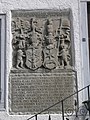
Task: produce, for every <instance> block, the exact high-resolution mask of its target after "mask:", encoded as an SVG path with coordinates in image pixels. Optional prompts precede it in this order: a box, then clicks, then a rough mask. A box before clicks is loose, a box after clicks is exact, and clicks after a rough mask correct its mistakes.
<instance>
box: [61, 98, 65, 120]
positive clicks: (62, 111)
mask: <svg viewBox="0 0 90 120" xmlns="http://www.w3.org/2000/svg"><path fill="white" fill-rule="evenodd" d="M61 103H62V120H64V106H63V100H62V101H61Z"/></svg>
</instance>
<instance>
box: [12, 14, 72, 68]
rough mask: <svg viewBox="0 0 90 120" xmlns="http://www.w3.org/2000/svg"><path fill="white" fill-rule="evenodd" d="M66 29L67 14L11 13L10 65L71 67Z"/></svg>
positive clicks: (67, 24)
mask: <svg viewBox="0 0 90 120" xmlns="http://www.w3.org/2000/svg"><path fill="white" fill-rule="evenodd" d="M70 32H71V29H70V19H69V17H68V16H63V17H62V16H61V15H59V16H56V15H54V16H53V15H52V16H49V15H47V16H44V17H42V15H39V16H35V15H32V16H30V17H29V16H28V17H26V16H19V15H18V16H14V17H13V19H12V37H13V38H12V47H13V68H17V69H30V70H36V69H38V68H45V69H50V70H52V69H55V68H56V69H57V68H62V69H65V68H71V66H72V62H71V54H70V50H71V38H70Z"/></svg>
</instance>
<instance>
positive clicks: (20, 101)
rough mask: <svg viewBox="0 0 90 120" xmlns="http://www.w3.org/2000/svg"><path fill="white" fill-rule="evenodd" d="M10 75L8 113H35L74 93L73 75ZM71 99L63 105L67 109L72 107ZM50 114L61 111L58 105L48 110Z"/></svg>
mask: <svg viewBox="0 0 90 120" xmlns="http://www.w3.org/2000/svg"><path fill="white" fill-rule="evenodd" d="M29 74H30V73H28V74H27V73H26V74H25V73H24V74H23V73H21V74H19V73H17V74H14V73H12V74H11V77H10V88H11V89H10V93H11V94H10V95H11V97H10V98H11V102H10V107H11V109H10V113H11V114H12V113H13V112H14V113H19V112H22V113H29V112H30V113H37V112H39V111H42V110H43V109H45V108H47V107H49V106H50V105H53V104H54V103H56V102H58V101H60V100H62V99H63V98H65V97H67V96H69V95H71V94H72V93H73V92H74V89H73V88H74V79H75V76H74V75H73V74H62V73H58V74H54V73H52V74H51V75H50V74H48V73H47V74H46V75H45V74H44V75H43V74H39V73H38V74H37V75H34V74H33V75H29ZM73 99H74V98H70V99H69V100H67V101H66V102H65V103H64V106H65V108H66V109H67V108H68V107H69V108H72V107H73ZM49 111H50V112H51V113H58V112H60V111H61V109H60V105H57V106H56V107H53V108H51V109H50V110H49Z"/></svg>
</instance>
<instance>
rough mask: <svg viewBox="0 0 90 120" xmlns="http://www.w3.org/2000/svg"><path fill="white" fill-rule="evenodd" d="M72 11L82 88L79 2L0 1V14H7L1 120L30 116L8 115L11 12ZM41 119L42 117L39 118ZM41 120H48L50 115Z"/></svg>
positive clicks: (49, 0)
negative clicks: (4, 96)
mask: <svg viewBox="0 0 90 120" xmlns="http://www.w3.org/2000/svg"><path fill="white" fill-rule="evenodd" d="M68 8H70V9H71V11H72V23H73V28H72V30H73V39H74V48H73V49H75V50H74V51H75V69H76V70H77V78H78V87H79V88H82V81H81V47H80V46H81V43H80V26H79V19H80V18H79V17H80V16H79V0H0V14H6V67H7V69H6V111H0V120H26V118H28V117H30V115H25V116H24V115H23V116H22V115H20V116H19V115H9V113H8V79H9V72H10V69H11V67H12V35H11V10H20V9H23V10H33V9H61V10H62V9H68ZM39 117H40V116H39ZM51 117H52V118H53V120H54V119H55V120H58V119H59V117H60V115H52V116H51ZM40 119H43V120H44V119H45V120H48V115H42V116H41V117H40Z"/></svg>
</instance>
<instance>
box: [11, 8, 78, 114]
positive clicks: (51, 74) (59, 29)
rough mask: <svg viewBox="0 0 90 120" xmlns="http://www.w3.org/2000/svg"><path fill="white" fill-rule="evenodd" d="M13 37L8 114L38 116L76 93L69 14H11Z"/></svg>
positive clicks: (56, 109)
mask: <svg viewBox="0 0 90 120" xmlns="http://www.w3.org/2000/svg"><path fill="white" fill-rule="evenodd" d="M12 36H13V37H12V48H13V56H12V61H13V62H12V69H11V72H10V79H9V107H10V109H9V111H10V114H28V113H31V114H33V113H37V112H40V111H42V110H43V109H45V108H47V107H49V106H51V105H53V104H54V103H56V102H58V101H60V100H62V99H64V98H65V97H67V96H69V95H71V94H72V93H73V92H75V89H76V88H75V86H76V78H75V73H74V72H73V59H74V58H73V57H72V53H73V52H71V51H73V49H72V43H73V42H72V41H71V21H70V10H63V11H58V10H54V11H52V10H37V11H23V10H22V11H12ZM73 104H74V97H71V98H70V99H69V100H67V101H66V102H65V104H64V107H65V108H66V109H67V108H68V107H71V108H73V107H74V105H73ZM60 111H61V108H60V106H59V105H58V106H56V107H53V108H51V109H50V110H49V112H50V113H60ZM46 113H47V112H46Z"/></svg>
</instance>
